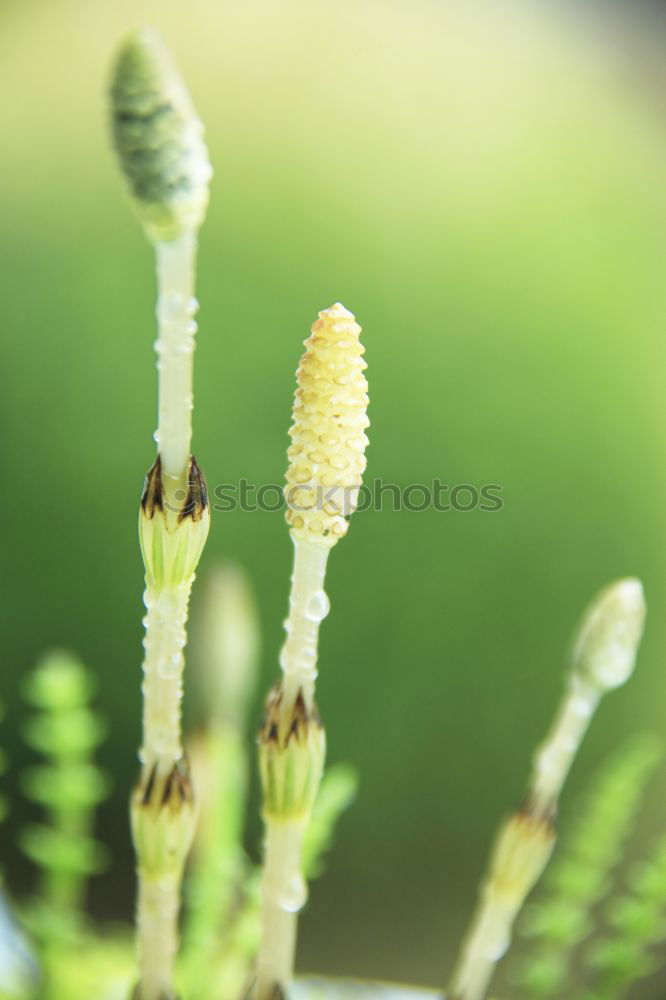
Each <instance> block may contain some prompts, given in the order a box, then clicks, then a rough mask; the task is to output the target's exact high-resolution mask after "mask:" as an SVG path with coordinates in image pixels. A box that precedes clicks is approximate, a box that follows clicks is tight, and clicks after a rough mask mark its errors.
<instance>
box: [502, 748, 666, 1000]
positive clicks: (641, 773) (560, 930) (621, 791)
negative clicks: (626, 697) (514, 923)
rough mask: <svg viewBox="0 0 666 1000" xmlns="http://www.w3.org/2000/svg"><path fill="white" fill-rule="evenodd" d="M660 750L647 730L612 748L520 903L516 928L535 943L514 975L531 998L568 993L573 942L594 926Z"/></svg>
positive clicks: (579, 940)
mask: <svg viewBox="0 0 666 1000" xmlns="http://www.w3.org/2000/svg"><path fill="white" fill-rule="evenodd" d="M659 756H660V748H659V744H658V742H657V740H656V739H655V737H653V736H651V735H649V734H645V735H641V736H639V737H636V738H634V739H632V740H631V741H630V742H629V743H627V744H625V745H623V746H622V747H621V748H620V749H619V750H617V751H615V753H614V754H613V755H612V757H611V759H610V760H609V761H608V762H607V763H606V765H605V766H604V768H603V769H602V771H601V773H600V774H599V776H598V778H597V779H596V781H595V782H594V785H593V788H592V792H591V793H590V795H589V798H588V800H587V802H585V803H584V804H583V806H582V807H581V812H580V816H579V818H578V821H577V823H576V824H575V826H574V828H573V829H572V831H571V832H570V833H569V835H568V836H567V837H566V838H565V839H564V842H563V844H562V847H561V849H560V850H559V851H558V853H557V855H556V860H555V863H554V864H553V867H552V868H551V870H550V872H549V874H548V875H547V877H546V879H545V880H544V890H543V894H542V896H541V898H540V899H539V900H538V901H537V903H536V904H535V905H533V906H531V907H530V908H528V910H527V911H526V913H525V918H524V920H523V923H522V931H523V933H524V934H525V935H526V936H528V937H530V938H532V942H533V943H532V947H531V949H530V953H529V956H528V957H526V958H525V959H523V961H522V962H521V964H520V966H519V967H518V970H517V975H516V981H517V982H518V984H519V985H520V986H522V987H524V989H525V995H526V996H528V997H530V998H531V1000H532V998H533V1000H537V998H544V1000H545V998H548V1000H550V998H554V997H559V996H571V991H572V989H573V985H574V984H573V983H572V964H573V961H574V956H575V952H576V949H577V947H578V945H580V944H581V943H582V942H583V941H584V940H585V939H586V938H587V937H589V935H590V934H591V933H592V932H593V930H594V928H595V914H594V911H595V907H596V906H597V904H598V903H599V902H600V901H601V900H602V899H603V898H604V897H605V896H606V895H607V894H608V892H609V889H610V884H611V875H612V872H613V870H614V868H615V867H616V865H617V864H618V862H619V861H620V860H621V858H622V854H623V848H624V844H625V841H626V839H627V837H628V835H629V833H630V831H631V829H632V827H633V825H634V821H635V818H636V814H637V811H638V809H639V806H640V801H641V797H642V794H643V790H644V788H645V784H646V782H647V780H648V778H649V776H650V773H651V772H652V770H653V768H654V766H655V765H656V763H657V760H658V758H659Z"/></svg>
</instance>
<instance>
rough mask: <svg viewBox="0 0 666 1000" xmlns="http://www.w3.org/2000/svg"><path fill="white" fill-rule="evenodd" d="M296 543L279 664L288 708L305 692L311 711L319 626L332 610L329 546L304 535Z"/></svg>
mask: <svg viewBox="0 0 666 1000" xmlns="http://www.w3.org/2000/svg"><path fill="white" fill-rule="evenodd" d="M293 542H294V565H293V572H292V576H291V592H290V595H289V617H288V618H287V621H286V622H285V626H284V627H285V631H286V633H287V639H286V642H285V644H284V646H283V647H282V652H281V653H280V666H281V668H282V671H283V674H284V678H283V691H284V698H285V708H286V709H287V710H288V709H289V707H290V706H291V705H293V703H294V702H295V701H296V698H297V696H298V692H299V691H302V692H303V698H304V701H305V704H306V707H307V709H308V711H311V709H312V705H313V701H314V688H315V680H316V678H317V644H318V641H319V625H320V623H321V622H322V621H323V619H324V618H325V617H326V615H327V614H328V612H329V610H330V606H329V602H328V598H327V596H326V593H325V591H324V579H325V576H326V564H327V562H328V555H329V552H330V548H329V547H328V546H327V545H322V543H321V542H311V541H309V540H308V539H304V538H296V537H294V538H293Z"/></svg>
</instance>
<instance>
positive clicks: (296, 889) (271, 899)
mask: <svg viewBox="0 0 666 1000" xmlns="http://www.w3.org/2000/svg"><path fill="white" fill-rule="evenodd" d="M306 826H307V820H305V821H303V820H295V821H284V820H280V819H270V818H269V819H267V821H266V839H265V842H264V869H263V874H262V882H261V891H262V910H261V952H260V954H259V964H258V972H257V997H258V1000H270V998H272V997H274V996H275V992H274V991H275V986H276V984H280V985H281V986H284V985H286V984H287V983H289V982H291V979H292V977H293V971H294V957H295V952H296V929H297V920H298V911H299V910H300V909H301V908H302V907H303V906H304V904H305V901H306V899H307V887H306V884H305V879H304V878H303V875H302V873H301V857H302V850H303V836H304V833H305V828H306Z"/></svg>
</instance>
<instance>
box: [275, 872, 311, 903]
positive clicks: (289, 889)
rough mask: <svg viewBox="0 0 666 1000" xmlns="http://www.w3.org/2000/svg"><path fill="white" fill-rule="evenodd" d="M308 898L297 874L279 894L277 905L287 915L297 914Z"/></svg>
mask: <svg viewBox="0 0 666 1000" xmlns="http://www.w3.org/2000/svg"><path fill="white" fill-rule="evenodd" d="M307 898H308V890H307V888H306V885H305V881H304V879H303V876H302V875H300V874H299V873H297V874H295V875H292V877H291V878H290V879H289V883H288V885H287V886H286V887H285V889H284V890H283V892H282V893H281V894H280V898H279V905H280V907H281V908H282V909H283V910H286V911H287V913H298V911H299V910H301V909H302V908H303V907H304V906H305V902H306V900H307Z"/></svg>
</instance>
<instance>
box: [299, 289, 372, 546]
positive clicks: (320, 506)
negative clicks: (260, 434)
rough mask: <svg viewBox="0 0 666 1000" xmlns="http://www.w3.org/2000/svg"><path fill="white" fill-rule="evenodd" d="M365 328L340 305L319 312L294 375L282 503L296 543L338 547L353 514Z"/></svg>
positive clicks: (360, 450) (362, 443)
mask: <svg viewBox="0 0 666 1000" xmlns="http://www.w3.org/2000/svg"><path fill="white" fill-rule="evenodd" d="M360 332H361V328H360V326H359V325H358V323H356V321H355V320H354V316H353V315H352V313H350V312H349V311H348V310H347V309H345V308H344V306H342V305H340V303H337V304H336V305H334V306H331V308H330V309H325V310H324V311H323V312H320V313H319V319H318V320H317V321H316V322H315V323H314V325H313V327H312V333H311V336H310V337H309V338H308V339H307V340H306V341H305V347H306V351H305V354H304V355H303V357H302V358H301V363H300V367H299V369H298V371H297V373H296V377H297V379H298V388H297V390H296V396H295V400H294V409H293V424H292V427H291V430H290V431H289V434H290V436H291V439H292V444H291V447H290V448H289V451H288V456H289V463H290V464H289V468H288V470H287V485H286V488H285V497H286V500H287V507H288V509H287V523H288V524H289V527H290V528H291V533H292V535H293V536H294V538H304V539H309V540H310V541H317V542H321V543H323V544H324V545H329V546H330V545H334V544H335V542H337V540H338V539H339V538H341V537H342V536H343V535H344V534H345V532H346V531H347V522H348V519H349V517H350V515H351V514H352V513H353V511H354V510H355V509H356V504H357V499H358V491H359V488H360V486H361V481H362V474H363V470H364V469H365V465H366V459H365V448H366V445H367V443H368V439H367V437H366V435H365V428H366V427H367V426H368V423H369V421H368V417H367V413H366V411H367V407H368V396H367V389H368V383H367V381H366V378H365V375H364V374H363V370H364V369H365V368H366V364H365V361H364V360H363V352H364V348H363V346H362V344H361V342H360V340H359V334H360Z"/></svg>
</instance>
